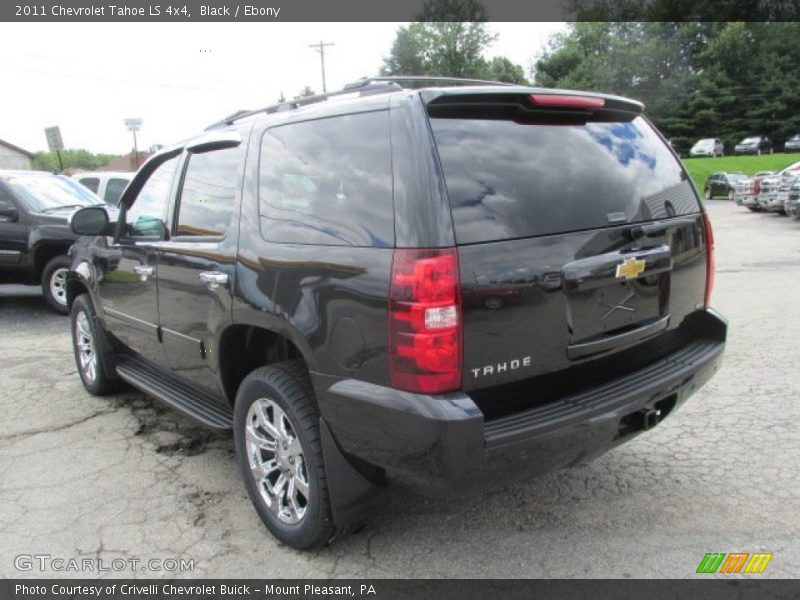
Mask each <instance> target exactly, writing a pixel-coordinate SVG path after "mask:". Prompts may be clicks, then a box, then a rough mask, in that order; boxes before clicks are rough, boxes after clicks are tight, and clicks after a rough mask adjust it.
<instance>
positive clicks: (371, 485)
mask: <svg viewBox="0 0 800 600" xmlns="http://www.w3.org/2000/svg"><path fill="white" fill-rule="evenodd" d="M319 434H320V440H321V441H322V457H323V459H324V460H325V477H326V479H327V481H328V496H329V498H330V502H331V513H332V515H333V523H334V525H336V527H337V528H340V529H343V528H347V527H350V526H352V525H356V524H358V523H361V522H362V521H364V519H365V518H366V517H368V516H369V515H370V514H372V513H373V512H374V511H375V510H376V509H378V508H379V507H381V506H382V505H383V504H384V502H385V500H386V481H385V478H384V474H383V471H382V470H380V469H377V468H376V467H373V466H371V465H367V464H365V463H364V464H358V462H357V459H349V458H347V457H346V456H345V455H344V453H343V452H342V450H341V449H340V448H339V445H338V444H337V443H336V440H335V439H334V438H333V434H332V433H331V430H330V428H329V427H328V424H327V423H326V422H325V420H324V419H322V418H321V419H320V420H319Z"/></svg>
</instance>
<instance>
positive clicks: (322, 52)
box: [308, 40, 336, 94]
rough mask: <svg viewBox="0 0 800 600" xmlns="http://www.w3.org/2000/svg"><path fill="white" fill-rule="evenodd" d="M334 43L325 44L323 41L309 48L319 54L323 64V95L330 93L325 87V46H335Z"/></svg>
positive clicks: (310, 45)
mask: <svg viewBox="0 0 800 600" xmlns="http://www.w3.org/2000/svg"><path fill="white" fill-rule="evenodd" d="M335 45H336V44H334V43H333V42H323V41H322V40H320V41H319V44H309V45H308V47H309V48H313V49H314V50H316V51H317V52H319V60H320V62H321V63H322V93H323V94H324V93H325V92H327V91H328V88H327V87H326V85H325V46H335Z"/></svg>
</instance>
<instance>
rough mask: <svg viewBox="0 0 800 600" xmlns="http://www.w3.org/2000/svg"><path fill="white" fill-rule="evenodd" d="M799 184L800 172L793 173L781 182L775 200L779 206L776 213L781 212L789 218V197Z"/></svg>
mask: <svg viewBox="0 0 800 600" xmlns="http://www.w3.org/2000/svg"><path fill="white" fill-rule="evenodd" d="M798 183H800V171H791V172H790V173H789V174H788V175H787V176H786V177H784V178H783V179H782V180H781V183H780V185H779V186H778V193H777V195H776V198H775V203H776V204H777V205H778V208H777V209H776V211H775V212H780V213H783V214H784V215H787V216H788V215H789V206H788V205H789V196H790V193H791V190H792V188H793V187H794V186H795V185H797V184H798Z"/></svg>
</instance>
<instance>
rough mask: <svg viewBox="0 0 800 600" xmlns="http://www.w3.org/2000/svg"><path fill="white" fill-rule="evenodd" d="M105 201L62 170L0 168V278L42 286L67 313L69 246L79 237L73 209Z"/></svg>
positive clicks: (50, 301) (49, 299) (50, 299)
mask: <svg viewBox="0 0 800 600" xmlns="http://www.w3.org/2000/svg"><path fill="white" fill-rule="evenodd" d="M98 204H103V202H102V200H100V198H98V197H97V196H96V195H95V194H93V193H92V192H91V191H89V190H88V189H86V188H85V187H83V186H82V185H80V184H78V183H76V182H75V181H73V180H71V179H70V178H69V177H65V176H63V175H55V174H53V173H48V172H44V171H0V283H21V284H24V285H41V286H42V291H43V292H44V297H45V300H47V302H48V304H50V306H51V307H53V308H54V309H55V310H57V311H58V312H60V313H63V314H67V288H66V277H67V271H68V270H69V257H68V256H67V250H68V249H69V247H70V246H71V245H72V242H74V241H75V239H76V238H77V236H76V235H75V234H74V233H73V232H72V230H71V229H70V227H69V224H68V222H67V221H68V219H69V217H70V215H72V213H73V212H75V210H77V209H79V208H83V207H86V206H93V205H98Z"/></svg>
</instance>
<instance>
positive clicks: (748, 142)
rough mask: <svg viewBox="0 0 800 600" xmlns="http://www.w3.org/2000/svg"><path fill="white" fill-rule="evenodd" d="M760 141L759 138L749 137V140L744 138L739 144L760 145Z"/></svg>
mask: <svg viewBox="0 0 800 600" xmlns="http://www.w3.org/2000/svg"><path fill="white" fill-rule="evenodd" d="M758 140H759V138H757V137H749V138H744V139H743V140H742V141H741V142H739V143H740V144H757V143H758Z"/></svg>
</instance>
